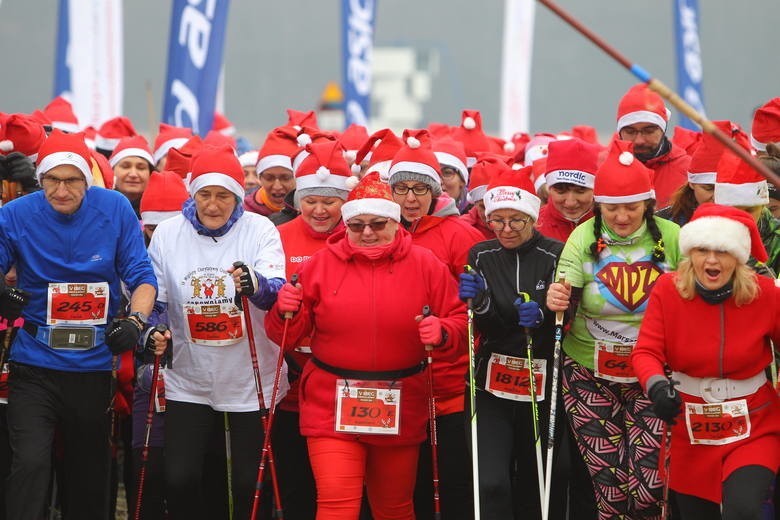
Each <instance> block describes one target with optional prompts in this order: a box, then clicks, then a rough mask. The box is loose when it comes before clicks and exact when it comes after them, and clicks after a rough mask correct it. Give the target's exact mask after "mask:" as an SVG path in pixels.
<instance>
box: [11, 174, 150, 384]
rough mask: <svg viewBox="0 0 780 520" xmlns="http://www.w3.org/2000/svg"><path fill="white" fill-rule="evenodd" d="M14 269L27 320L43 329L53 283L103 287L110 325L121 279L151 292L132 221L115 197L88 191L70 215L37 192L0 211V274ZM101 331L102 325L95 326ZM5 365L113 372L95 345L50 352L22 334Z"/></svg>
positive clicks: (117, 195) (106, 353)
mask: <svg viewBox="0 0 780 520" xmlns="http://www.w3.org/2000/svg"><path fill="white" fill-rule="evenodd" d="M13 265H16V272H17V279H18V287H19V288H20V289H23V290H25V291H27V292H28V293H29V294H30V298H29V304H28V305H27V306H26V307H25V309H24V312H23V314H22V316H23V317H24V319H25V322H27V323H32V324H35V325H38V326H45V325H46V312H47V292H48V284H49V283H51V282H71V283H85V282H107V283H108V286H109V300H108V313H107V320H106V323H110V322H111V320H112V319H113V317H114V316H115V315H116V314H117V312H118V311H119V301H120V297H121V285H120V281H122V282H124V283H125V285H126V286H127V288H128V290H129V291H130V292H132V291H134V290H135V289H136V288H137V287H138V286H139V285H142V284H150V285H152V286H154V287H155V288H157V280H156V278H155V276H154V270H153V269H152V265H151V262H150V261H149V256H148V255H147V253H146V248H145V247H144V240H143V235H142V233H141V228H140V226H139V224H138V219H137V218H136V216H135V214H134V213H133V209H132V208H131V207H130V203H129V202H128V200H127V199H126V198H125V197H124V196H123V195H121V194H120V193H118V192H115V191H111V190H106V189H103V188H89V189H88V190H87V192H86V194H85V196H84V200H83V201H82V204H81V207H80V208H79V209H78V210H77V211H76V212H75V213H73V214H72V215H64V214H62V213H59V212H57V211H55V210H54V208H52V206H51V205H50V204H49V202H48V201H47V200H46V199H45V197H44V192H43V191H38V192H35V193H32V194H30V195H26V196H24V197H21V198H19V199H15V200H13V201H11V202H10V203H8V204H7V205H5V206H3V207H2V208H0V270H2V272H3V273H5V272H7V271H8V270H9V269H10V268H11V266H13ZM95 327H96V329H97V330H100V331H103V330H105V325H96V326H95ZM10 360H11V361H15V362H18V363H25V364H29V365H34V366H40V367H44V368H50V369H56V370H66V371H75V372H88V371H96V370H110V369H111V352H110V351H109V350H108V347H107V346H106V345H105V344H104V343H101V344H99V345H97V346H96V347H94V348H92V349H89V350H81V351H79V350H61V349H52V348H50V347H49V346H48V345H47V344H46V343H43V342H40V341H38V340H36V339H35V338H34V337H32V336H30V335H29V334H28V333H27V332H25V331H23V330H20V331H19V333H18V334H17V336H16V340H15V341H14V344H13V347H12V349H11V357H10Z"/></svg>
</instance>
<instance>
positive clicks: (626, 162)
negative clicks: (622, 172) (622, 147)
mask: <svg viewBox="0 0 780 520" xmlns="http://www.w3.org/2000/svg"><path fill="white" fill-rule="evenodd" d="M618 162H619V163H620V164H622V165H623V166H631V163H633V162H634V154H632V153H631V152H621V153H620V155H619V156H618Z"/></svg>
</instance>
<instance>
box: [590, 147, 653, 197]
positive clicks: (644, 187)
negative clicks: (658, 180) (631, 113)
mask: <svg viewBox="0 0 780 520" xmlns="http://www.w3.org/2000/svg"><path fill="white" fill-rule="evenodd" d="M652 175H653V172H652V170H650V169H649V168H648V167H647V166H645V165H644V164H642V162H641V161H640V160H639V159H637V158H636V157H634V145H633V143H631V142H629V141H621V140H619V139H615V140H614V141H612V146H611V147H610V149H609V153H608V154H607V158H606V159H605V160H604V163H602V165H601V166H599V169H598V171H597V172H596V180H595V182H594V183H593V200H594V201H595V202H598V203H605V204H630V203H632V202H639V201H642V200H648V199H654V198H655V191H654V190H653V185H652V182H651V179H652Z"/></svg>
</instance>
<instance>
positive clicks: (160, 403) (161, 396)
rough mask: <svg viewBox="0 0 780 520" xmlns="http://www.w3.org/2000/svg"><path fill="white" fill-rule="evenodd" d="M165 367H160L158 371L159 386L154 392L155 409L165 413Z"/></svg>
mask: <svg viewBox="0 0 780 520" xmlns="http://www.w3.org/2000/svg"><path fill="white" fill-rule="evenodd" d="M164 372H165V369H164V368H160V370H159V371H158V372H157V388H156V389H155V390H156V391H155V393H154V410H155V411H156V412H157V413H163V412H164V411H165V377H164V376H163V373H164Z"/></svg>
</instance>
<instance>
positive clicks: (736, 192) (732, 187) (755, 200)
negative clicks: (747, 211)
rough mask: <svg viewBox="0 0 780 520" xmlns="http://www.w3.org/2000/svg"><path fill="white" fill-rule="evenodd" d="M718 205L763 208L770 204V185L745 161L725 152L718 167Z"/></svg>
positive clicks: (716, 196) (716, 197)
mask: <svg viewBox="0 0 780 520" xmlns="http://www.w3.org/2000/svg"><path fill="white" fill-rule="evenodd" d="M716 172H717V177H716V179H715V195H714V199H713V200H714V201H715V203H716V204H722V205H724V206H743V207H751V206H762V205H764V204H769V184H768V183H767V181H766V179H765V178H764V177H763V176H762V175H761V174H760V173H758V172H757V171H756V170H754V169H753V168H751V167H750V165H748V164H747V163H745V161H743V160H742V159H740V158H739V157H737V156H736V155H734V154H733V153H731V152H724V153H723V154H722V155H721V157H720V160H719V161H718V165H717V166H716Z"/></svg>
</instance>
